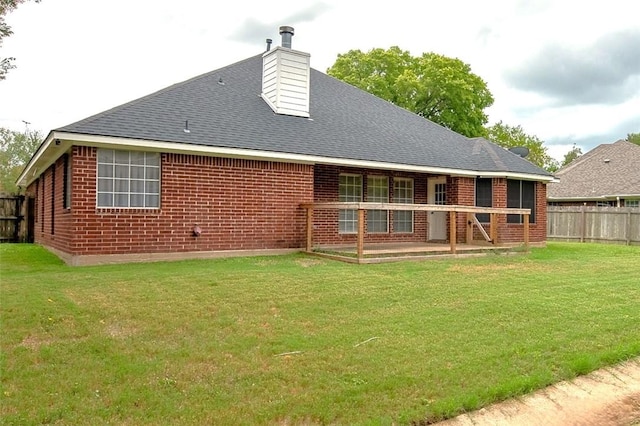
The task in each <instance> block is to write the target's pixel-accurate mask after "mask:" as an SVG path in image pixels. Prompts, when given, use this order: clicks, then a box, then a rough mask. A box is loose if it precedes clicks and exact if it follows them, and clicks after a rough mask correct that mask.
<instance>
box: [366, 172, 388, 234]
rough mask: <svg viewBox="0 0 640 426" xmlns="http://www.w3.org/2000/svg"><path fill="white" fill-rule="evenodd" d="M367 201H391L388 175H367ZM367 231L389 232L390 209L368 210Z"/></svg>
mask: <svg viewBox="0 0 640 426" xmlns="http://www.w3.org/2000/svg"><path fill="white" fill-rule="evenodd" d="M367 202H370V203H388V202H389V178H388V177H386V176H367ZM367 232H369V233H384V232H389V211H388V210H367Z"/></svg>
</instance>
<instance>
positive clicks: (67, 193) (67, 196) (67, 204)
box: [62, 154, 71, 209]
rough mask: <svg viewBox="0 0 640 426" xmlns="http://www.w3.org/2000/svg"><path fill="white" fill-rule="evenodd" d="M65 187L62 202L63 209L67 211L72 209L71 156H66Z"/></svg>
mask: <svg viewBox="0 0 640 426" xmlns="http://www.w3.org/2000/svg"><path fill="white" fill-rule="evenodd" d="M63 178H64V179H63V181H64V186H63V188H62V190H63V194H62V200H63V207H64V208H65V209H70V208H71V158H70V157H69V154H65V155H64V176H63Z"/></svg>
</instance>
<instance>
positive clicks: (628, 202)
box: [624, 200, 640, 209]
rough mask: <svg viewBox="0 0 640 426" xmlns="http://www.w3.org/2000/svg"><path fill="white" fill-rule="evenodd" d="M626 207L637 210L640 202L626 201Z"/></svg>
mask: <svg viewBox="0 0 640 426" xmlns="http://www.w3.org/2000/svg"><path fill="white" fill-rule="evenodd" d="M624 206H625V207H632V208H636V209H637V208H638V207H640V200H624Z"/></svg>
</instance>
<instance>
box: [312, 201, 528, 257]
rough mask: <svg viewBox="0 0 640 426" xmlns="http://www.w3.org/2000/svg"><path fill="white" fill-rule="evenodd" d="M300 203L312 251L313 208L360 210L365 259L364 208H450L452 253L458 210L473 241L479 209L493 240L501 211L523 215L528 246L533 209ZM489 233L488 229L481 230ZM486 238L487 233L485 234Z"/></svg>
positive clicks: (360, 240)
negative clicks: (304, 212) (462, 214)
mask: <svg viewBox="0 0 640 426" xmlns="http://www.w3.org/2000/svg"><path fill="white" fill-rule="evenodd" d="M300 207H302V208H304V209H306V210H307V244H306V251H307V252H312V251H313V211H314V210H326V209H329V210H357V211H358V235H357V256H358V259H362V258H363V256H364V212H365V211H366V210H396V211H397V210H404V211H426V212H437V211H439V212H449V223H450V225H449V241H450V246H451V253H452V254H456V240H457V227H456V226H455V224H456V220H457V214H458V213H466V215H467V217H466V219H467V220H466V235H465V242H466V243H471V242H472V241H473V226H474V225H476V226H477V225H478V224H479V222H478V221H477V219H476V217H475V215H476V214H478V213H488V214H489V217H490V220H489V234H488V237H489V240H490V241H491V243H492V244H496V243H497V242H498V226H497V225H498V219H497V216H498V215H500V214H505V215H506V214H519V215H523V220H522V222H523V225H524V226H523V228H524V229H523V242H524V246H525V248H526V249H528V248H529V215H530V214H531V210H530V209H514V208H495V207H473V206H459V205H440V204H400V203H365V202H355V203H340V202H325V203H303V204H300ZM482 232H483V233H484V234H486V231H484V230H483V231H482ZM485 238H486V237H485Z"/></svg>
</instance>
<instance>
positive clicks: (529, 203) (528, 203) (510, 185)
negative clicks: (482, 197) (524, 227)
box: [507, 179, 536, 223]
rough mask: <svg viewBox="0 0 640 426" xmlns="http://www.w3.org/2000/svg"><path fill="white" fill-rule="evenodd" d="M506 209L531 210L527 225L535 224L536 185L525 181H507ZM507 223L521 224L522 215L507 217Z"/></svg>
mask: <svg viewBox="0 0 640 426" xmlns="http://www.w3.org/2000/svg"><path fill="white" fill-rule="evenodd" d="M507 207H508V208H517V209H520V208H522V209H531V214H530V215H529V223H535V217H536V210H535V208H536V183H535V182H531V181H526V180H513V179H508V180H507ZM507 223H522V215H519V214H509V215H507Z"/></svg>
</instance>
